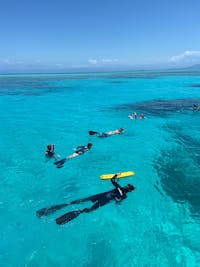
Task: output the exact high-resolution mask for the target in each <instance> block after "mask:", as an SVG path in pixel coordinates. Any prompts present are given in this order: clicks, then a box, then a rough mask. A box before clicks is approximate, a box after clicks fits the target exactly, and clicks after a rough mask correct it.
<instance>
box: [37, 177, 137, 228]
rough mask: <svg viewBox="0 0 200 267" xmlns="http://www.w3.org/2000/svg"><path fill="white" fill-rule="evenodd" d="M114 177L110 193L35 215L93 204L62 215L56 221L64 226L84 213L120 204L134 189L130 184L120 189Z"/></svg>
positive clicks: (50, 208)
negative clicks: (109, 204) (88, 203)
mask: <svg viewBox="0 0 200 267" xmlns="http://www.w3.org/2000/svg"><path fill="white" fill-rule="evenodd" d="M116 177H117V174H115V175H114V176H113V178H112V179H111V182H112V184H113V185H114V187H115V188H114V189H112V190H110V191H107V192H104V193H100V194H97V195H93V196H90V197H87V198H82V199H79V200H75V201H72V202H70V203H65V204H60V205H54V206H50V207H47V208H43V209H40V210H38V211H37V212H36V214H37V216H38V217H42V216H47V215H49V214H52V213H54V212H56V211H57V210H60V209H62V208H64V207H66V206H68V205H73V204H81V203H84V202H88V201H91V202H92V203H94V204H93V205H92V206H91V207H90V208H84V209H82V210H75V211H70V212H67V213H65V214H64V215H62V216H60V217H59V218H57V219H56V223H57V224H65V223H67V222H69V221H71V220H73V219H75V218H76V217H77V216H79V214H81V213H84V212H85V213H89V212H92V211H94V210H96V209H98V208H100V207H102V206H104V205H106V204H108V203H110V202H111V201H113V200H115V201H116V202H120V201H122V200H124V199H125V198H127V193H129V192H132V191H133V190H134V189H135V188H134V186H133V185H131V184H127V185H126V186H124V187H121V186H120V185H119V184H118V182H117V180H116Z"/></svg>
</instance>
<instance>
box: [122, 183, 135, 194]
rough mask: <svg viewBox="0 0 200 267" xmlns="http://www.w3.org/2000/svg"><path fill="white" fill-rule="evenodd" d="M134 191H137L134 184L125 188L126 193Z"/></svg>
mask: <svg viewBox="0 0 200 267" xmlns="http://www.w3.org/2000/svg"><path fill="white" fill-rule="evenodd" d="M134 189H135V187H134V186H133V185H132V184H127V185H126V186H124V191H125V193H128V192H131V191H133V190H134Z"/></svg>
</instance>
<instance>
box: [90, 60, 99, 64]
mask: <svg viewBox="0 0 200 267" xmlns="http://www.w3.org/2000/svg"><path fill="white" fill-rule="evenodd" d="M88 62H89V63H90V64H93V65H96V64H97V63H98V60H96V59H89V60H88Z"/></svg>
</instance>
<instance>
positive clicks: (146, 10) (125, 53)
mask: <svg viewBox="0 0 200 267" xmlns="http://www.w3.org/2000/svg"><path fill="white" fill-rule="evenodd" d="M199 10H200V1H199V0H190V1H189V0H187V1H186V0H173V1H172V0H168V1H167V0H152V1H150V0H123V1H122V0H71V1H68V0H65V1H64V0H55V1H53V0H48V1H47V0H40V1H39V0H19V1H17V0H12V1H11V0H0V25H1V26H0V72H6V71H16V72H18V71H19V72H20V71H27V72H28V71H40V70H42V71H45V70H47V71H48V70H52V71H54V70H55V71H58V72H59V71H65V70H74V71H76V70H79V69H84V70H86V71H87V70H91V69H94V70H98V69H117V68H119V69H120V68H121V69H125V68H134V67H141V66H150V67H151V66H159V67H163V66H167V67H168V66H185V65H192V64H197V63H200V15H199Z"/></svg>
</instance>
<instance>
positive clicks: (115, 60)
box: [101, 58, 118, 63]
mask: <svg viewBox="0 0 200 267" xmlns="http://www.w3.org/2000/svg"><path fill="white" fill-rule="evenodd" d="M101 61H102V62H103V63H114V62H118V59H117V58H115V59H110V58H103V59H102V60H101Z"/></svg>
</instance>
